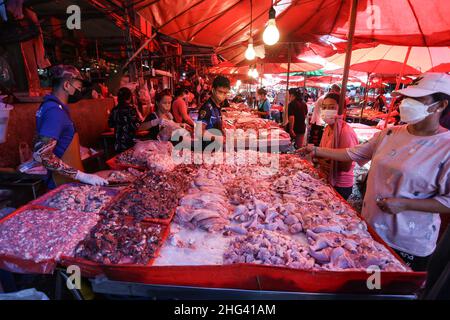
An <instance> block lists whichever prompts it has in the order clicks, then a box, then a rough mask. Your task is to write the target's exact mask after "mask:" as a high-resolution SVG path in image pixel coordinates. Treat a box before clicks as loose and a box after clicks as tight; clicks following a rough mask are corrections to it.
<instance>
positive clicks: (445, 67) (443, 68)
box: [428, 63, 450, 72]
mask: <svg viewBox="0 0 450 320" xmlns="http://www.w3.org/2000/svg"><path fill="white" fill-rule="evenodd" d="M428 72H450V63H441V64H440V65H437V66H435V67H433V68H431V69H430V70H428Z"/></svg>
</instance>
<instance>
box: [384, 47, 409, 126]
mask: <svg viewBox="0 0 450 320" xmlns="http://www.w3.org/2000/svg"><path fill="white" fill-rule="evenodd" d="M410 53H411V47H408V51H406V57H405V60H404V61H403V65H402V70H401V71H400V76H399V77H398V79H397V83H396V84H395V90H394V91H397V90H398V89H399V88H400V82H401V81H402V77H403V73H404V71H405V66H406V64H407V63H408V59H409V54H410ZM394 103H395V98H391V102H390V103H389V109H388V110H389V111H388V114H387V117H386V121H385V122H384V129H386V127H387V123H388V120H389V116H390V115H391V113H392V109H393V108H394Z"/></svg>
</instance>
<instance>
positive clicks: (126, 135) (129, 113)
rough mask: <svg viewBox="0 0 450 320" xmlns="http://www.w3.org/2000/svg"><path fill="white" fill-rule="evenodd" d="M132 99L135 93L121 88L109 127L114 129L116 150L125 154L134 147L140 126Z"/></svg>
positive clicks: (111, 114)
mask: <svg viewBox="0 0 450 320" xmlns="http://www.w3.org/2000/svg"><path fill="white" fill-rule="evenodd" d="M132 98H133V93H132V92H131V90H130V89H128V88H125V87H124V88H120V89H119V91H118V93H117V101H118V103H117V105H116V106H115V107H114V108H113V109H112V110H111V113H110V115H109V119H108V125H109V127H110V128H114V137H115V141H114V149H115V150H116V151H117V152H123V151H125V150H127V149H129V148H131V147H133V146H134V139H135V134H136V130H137V129H138V128H139V125H140V121H139V117H138V114H137V111H136V107H135V106H134V105H133V104H132Z"/></svg>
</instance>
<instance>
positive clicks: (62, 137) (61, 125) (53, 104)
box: [36, 95, 76, 189]
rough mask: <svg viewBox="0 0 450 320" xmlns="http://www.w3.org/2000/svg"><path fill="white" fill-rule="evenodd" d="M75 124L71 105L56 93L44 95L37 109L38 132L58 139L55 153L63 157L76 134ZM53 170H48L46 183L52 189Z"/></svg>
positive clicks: (42, 135) (38, 134)
mask: <svg viewBox="0 0 450 320" xmlns="http://www.w3.org/2000/svg"><path fill="white" fill-rule="evenodd" d="M75 132H76V130H75V125H74V124H73V121H72V119H71V118H70V112H69V107H68V106H67V105H65V104H64V103H62V102H61V101H60V100H59V99H58V98H57V97H55V96H54V95H47V96H45V97H44V102H42V104H41V106H40V107H39V109H38V110H37V111H36V133H37V136H38V137H47V138H52V139H55V140H56V146H55V149H54V150H53V153H54V154H55V155H56V156H57V157H58V158H62V156H63V155H64V153H65V152H66V150H67V148H68V147H69V145H70V143H71V142H72V140H73V137H74V135H75ZM52 176H53V175H52V172H51V171H50V170H48V172H47V177H46V184H47V186H48V187H49V188H50V189H53V188H55V187H56V185H55V182H54V181H53V179H52Z"/></svg>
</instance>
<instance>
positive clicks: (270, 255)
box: [224, 230, 314, 270]
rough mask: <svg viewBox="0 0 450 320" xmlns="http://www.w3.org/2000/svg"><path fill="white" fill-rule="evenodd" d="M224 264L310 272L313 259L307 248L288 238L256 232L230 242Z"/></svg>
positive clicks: (261, 231) (270, 232) (274, 233)
mask: <svg viewBox="0 0 450 320" xmlns="http://www.w3.org/2000/svg"><path fill="white" fill-rule="evenodd" d="M224 263H225V264H233V263H254V264H264V265H273V266H283V267H289V268H296V269H303V270H311V269H312V268H313V267H314V259H313V258H312V257H311V256H310V255H309V253H308V248H307V247H304V246H302V245H301V244H300V243H299V242H297V241H295V240H293V239H291V238H290V237H288V236H286V235H283V234H280V233H277V232H274V231H267V230H258V231H255V232H252V233H249V234H247V235H245V236H240V237H236V238H235V239H234V240H232V241H231V243H230V246H229V248H228V249H227V251H226V252H225V253H224Z"/></svg>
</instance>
